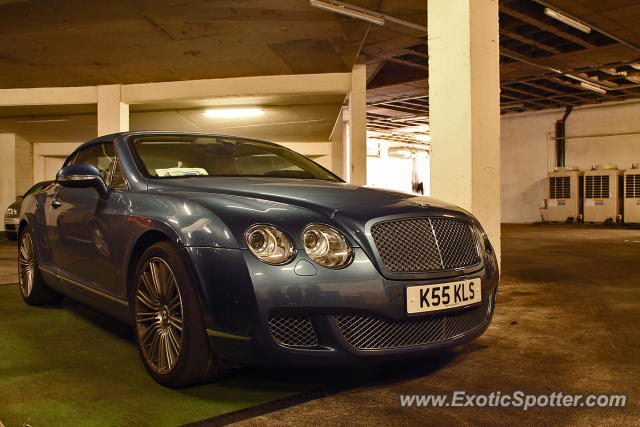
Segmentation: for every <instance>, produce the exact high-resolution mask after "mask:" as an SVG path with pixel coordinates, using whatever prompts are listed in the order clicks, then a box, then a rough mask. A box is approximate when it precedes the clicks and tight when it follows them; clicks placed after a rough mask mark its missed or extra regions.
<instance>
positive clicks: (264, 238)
mask: <svg viewBox="0 0 640 427" xmlns="http://www.w3.org/2000/svg"><path fill="white" fill-rule="evenodd" d="M245 240H246V242H247V247H248V248H249V250H250V251H251V253H253V254H254V255H255V256H256V257H257V258H258V259H259V260H260V261H263V262H265V263H267V264H272V265H281V264H286V263H287V262H289V261H291V260H292V259H293V258H294V257H295V250H294V247H293V242H292V241H291V239H289V237H288V236H287V235H286V234H285V233H284V232H283V231H281V230H279V229H278V228H276V227H274V226H271V225H263V224H257V225H253V226H251V227H249V228H248V229H247V231H246V233H245ZM302 243H303V246H304V250H305V252H306V253H307V255H309V258H311V259H312V260H313V261H315V262H316V263H318V264H320V265H321V266H323V267H327V268H331V269H339V268H344V267H346V266H348V265H349V264H350V263H351V261H352V260H353V249H351V246H350V245H349V243H348V242H347V239H346V238H345V237H344V236H343V235H342V233H340V232H339V231H338V230H336V229H335V228H332V227H329V226H328V225H322V224H310V225H308V226H306V227H305V229H304V230H303V231H302Z"/></svg>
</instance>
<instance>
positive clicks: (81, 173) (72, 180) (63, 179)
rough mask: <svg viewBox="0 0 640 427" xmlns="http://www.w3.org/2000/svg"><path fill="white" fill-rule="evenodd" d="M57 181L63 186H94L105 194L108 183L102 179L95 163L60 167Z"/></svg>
mask: <svg viewBox="0 0 640 427" xmlns="http://www.w3.org/2000/svg"><path fill="white" fill-rule="evenodd" d="M56 181H57V182H58V183H59V184H60V185H62V186H63V187H70V188H89V187H93V188H95V189H96V190H98V193H100V194H105V193H106V192H107V185H106V184H105V182H104V179H102V175H101V174H100V171H99V170H98V169H97V168H96V167H95V166H93V165H88V164H86V163H79V164H77V165H71V166H67V167H66V168H62V169H60V171H59V172H58V174H57V175H56Z"/></svg>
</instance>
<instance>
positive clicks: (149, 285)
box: [141, 271, 160, 299]
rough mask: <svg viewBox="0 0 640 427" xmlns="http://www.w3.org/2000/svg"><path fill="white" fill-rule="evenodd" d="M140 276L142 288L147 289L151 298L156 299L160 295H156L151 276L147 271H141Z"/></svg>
mask: <svg viewBox="0 0 640 427" xmlns="http://www.w3.org/2000/svg"><path fill="white" fill-rule="evenodd" d="M141 278H142V283H143V284H144V288H145V289H146V290H147V292H148V293H149V295H150V296H151V297H152V298H153V299H158V298H159V297H160V295H158V293H157V291H156V288H155V286H153V279H152V278H151V275H150V273H149V272H148V271H143V272H142V275H141Z"/></svg>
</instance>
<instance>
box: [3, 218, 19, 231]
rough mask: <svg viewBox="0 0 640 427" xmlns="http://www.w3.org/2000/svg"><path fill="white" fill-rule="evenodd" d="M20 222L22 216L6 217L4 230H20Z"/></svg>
mask: <svg viewBox="0 0 640 427" xmlns="http://www.w3.org/2000/svg"><path fill="white" fill-rule="evenodd" d="M19 224H20V218H18V217H16V218H7V217H5V218H4V231H5V232H9V233H16V232H17V231H18V225H19Z"/></svg>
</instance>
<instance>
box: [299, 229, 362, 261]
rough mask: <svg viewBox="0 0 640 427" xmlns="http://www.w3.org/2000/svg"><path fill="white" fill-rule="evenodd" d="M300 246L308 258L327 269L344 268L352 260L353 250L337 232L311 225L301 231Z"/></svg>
mask: <svg viewBox="0 0 640 427" xmlns="http://www.w3.org/2000/svg"><path fill="white" fill-rule="evenodd" d="M302 244H303V245H304V250H305V252H306V253H307V255H309V258H311V259H312V260H314V261H315V262H317V263H318V264H320V265H321V266H323V267H327V268H334V269H337V268H344V267H346V266H347V265H349V264H350V263H351V261H352V260H353V250H352V249H351V246H349V243H347V239H345V237H344V236H343V235H342V233H340V232H339V231H338V230H336V229H334V228H332V227H329V226H327V225H321V224H311V225H308V226H306V227H305V229H304V230H303V231H302Z"/></svg>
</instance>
